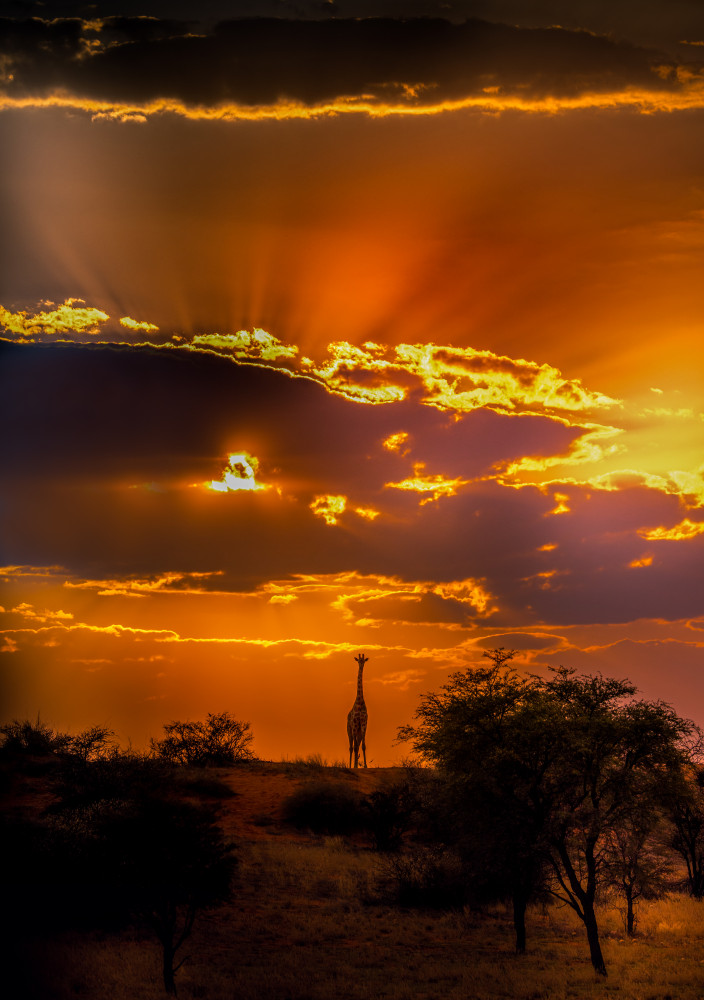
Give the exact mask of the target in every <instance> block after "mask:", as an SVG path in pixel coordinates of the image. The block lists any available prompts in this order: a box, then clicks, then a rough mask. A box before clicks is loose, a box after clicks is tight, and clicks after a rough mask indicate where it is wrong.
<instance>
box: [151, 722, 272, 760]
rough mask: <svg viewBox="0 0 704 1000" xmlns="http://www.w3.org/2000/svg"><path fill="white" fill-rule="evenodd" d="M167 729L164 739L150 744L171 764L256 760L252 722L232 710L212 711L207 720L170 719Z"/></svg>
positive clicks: (155, 751)
mask: <svg viewBox="0 0 704 1000" xmlns="http://www.w3.org/2000/svg"><path fill="white" fill-rule="evenodd" d="M164 732H165V733H166V736H165V737H164V739H163V740H154V739H152V740H151V741H150V746H151V751H152V753H153V754H154V756H155V757H157V758H159V759H160V760H163V761H166V762H168V763H169V764H181V765H187V766H189V767H208V766H210V767H224V766H227V765H229V764H236V763H237V762H239V761H243V760H253V759H254V754H253V753H252V750H251V749H250V748H251V744H252V741H253V739H254V736H253V735H252V733H251V731H250V725H249V723H248V722H240V721H239V720H238V719H235V718H233V717H232V715H230V713H229V712H220V713H219V714H218V715H214V714H213V713H212V712H209V713H208V716H207V718H206V720H205V722H169V723H167V724H166V725H165V726H164Z"/></svg>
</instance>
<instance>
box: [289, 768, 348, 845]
mask: <svg viewBox="0 0 704 1000" xmlns="http://www.w3.org/2000/svg"><path fill="white" fill-rule="evenodd" d="M283 817H284V820H285V821H286V822H287V823H291V824H292V825H293V826H295V827H297V828H298V829H299V830H311V831H312V832H313V833H325V834H332V835H333V836H334V835H341V836H348V835H349V834H351V833H355V832H356V831H357V830H359V829H361V828H362V826H363V823H364V800H363V798H362V796H361V795H360V794H359V792H358V791H356V790H355V789H354V788H351V787H350V786H349V785H348V784H347V783H346V782H342V781H310V782H307V783H306V784H304V785H301V787H300V788H298V789H297V790H296V791H295V792H293V794H291V795H289V797H288V798H287V799H286V800H285V802H284V806H283Z"/></svg>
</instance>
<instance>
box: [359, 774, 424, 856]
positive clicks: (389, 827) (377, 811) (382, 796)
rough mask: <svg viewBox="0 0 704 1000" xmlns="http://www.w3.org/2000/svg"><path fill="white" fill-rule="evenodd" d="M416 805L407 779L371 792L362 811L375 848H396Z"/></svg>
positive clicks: (411, 818) (382, 849)
mask: <svg viewBox="0 0 704 1000" xmlns="http://www.w3.org/2000/svg"><path fill="white" fill-rule="evenodd" d="M416 807H417V801H416V797H415V795H414V793H413V790H412V789H411V787H410V784H409V783H408V782H407V781H401V782H397V783H395V784H393V785H389V786H387V787H386V788H379V789H377V791H375V792H372V794H371V795H370V796H369V798H368V799H367V800H366V802H365V804H364V812H365V820H366V826H367V829H368V831H369V834H370V836H371V838H372V843H373V845H374V847H375V848H376V850H377V851H397V850H398V849H399V848H400V847H401V844H402V842H403V835H404V833H406V832H407V831H408V829H409V828H410V826H411V823H412V821H413V815H414V812H415V809H416Z"/></svg>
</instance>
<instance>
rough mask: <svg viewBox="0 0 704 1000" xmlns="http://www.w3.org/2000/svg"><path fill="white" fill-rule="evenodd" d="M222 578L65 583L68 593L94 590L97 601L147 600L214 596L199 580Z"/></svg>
mask: <svg viewBox="0 0 704 1000" xmlns="http://www.w3.org/2000/svg"><path fill="white" fill-rule="evenodd" d="M217 576H222V570H212V571H210V572H207V573H196V572H190V573H178V572H168V573H160V574H159V575H158V576H151V577H123V578H122V579H111V580H107V579H106V580H65V581H64V584H63V585H64V587H67V588H68V589H70V590H97V591H98V596H99V597H146V596H147V595H148V594H156V593H159V594H206V593H207V594H214V593H216V591H214V590H205V589H204V588H202V587H199V586H198V585H197V581H198V580H206V579H212V578H213V577H217Z"/></svg>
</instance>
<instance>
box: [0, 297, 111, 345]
mask: <svg viewBox="0 0 704 1000" xmlns="http://www.w3.org/2000/svg"><path fill="white" fill-rule="evenodd" d="M42 305H43V306H44V308H43V309H41V310H39V311H35V312H34V313H30V312H29V311H25V310H20V311H19V312H15V313H12V312H10V311H9V310H8V309H5V308H4V307H3V306H0V326H3V327H4V328H5V330H6V331H7V332H8V333H12V334H15V336H17V337H19V338H20V339H22V340H34V339H41V338H43V337H45V336H67V335H69V334H72V333H73V334H81V333H87V334H95V333H97V332H98V331H99V329H100V327H101V325H102V324H103V323H105V322H107V320H108V319H109V318H110V317H109V316H108V314H107V313H105V312H103V311H102V310H101V309H95V308H92V307H90V306H87V305H86V304H85V302H84V301H83V299H66V301H65V302H63V303H62V304H61V305H59V306H57V305H55V304H54V303H53V302H45V303H42ZM52 306H53V307H54V308H50V307H52Z"/></svg>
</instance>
